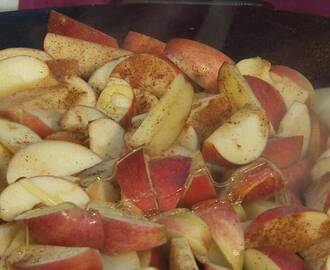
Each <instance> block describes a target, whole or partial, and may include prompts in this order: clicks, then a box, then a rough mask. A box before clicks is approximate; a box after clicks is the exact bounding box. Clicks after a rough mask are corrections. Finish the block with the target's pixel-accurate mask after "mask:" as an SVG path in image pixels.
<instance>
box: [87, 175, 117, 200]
mask: <svg viewBox="0 0 330 270" xmlns="http://www.w3.org/2000/svg"><path fill="white" fill-rule="evenodd" d="M85 191H86V193H87V194H88V197H89V198H90V199H91V201H101V202H117V201H119V199H120V193H119V190H117V188H115V186H114V185H113V184H112V183H111V182H110V181H105V180H104V181H102V180H96V181H95V182H93V183H92V184H90V185H89V186H88V187H87V188H85Z"/></svg>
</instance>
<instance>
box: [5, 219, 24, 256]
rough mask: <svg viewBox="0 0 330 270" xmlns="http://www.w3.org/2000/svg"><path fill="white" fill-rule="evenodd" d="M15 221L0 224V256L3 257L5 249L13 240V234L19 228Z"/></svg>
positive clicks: (15, 233) (14, 234)
mask: <svg viewBox="0 0 330 270" xmlns="http://www.w3.org/2000/svg"><path fill="white" fill-rule="evenodd" d="M21 229H22V228H21V226H20V225H19V224H17V223H13V222H12V223H5V224H1V225H0V256H1V258H3V257H4V256H5V255H6V251H7V249H8V248H9V246H10V245H11V243H12V241H13V240H14V238H15V236H16V235H17V233H18V232H19V230H21Z"/></svg>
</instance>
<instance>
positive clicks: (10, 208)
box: [0, 176, 89, 221]
mask: <svg viewBox="0 0 330 270" xmlns="http://www.w3.org/2000/svg"><path fill="white" fill-rule="evenodd" d="M17 196H19V198H21V199H22V200H24V204H22V203H21V200H19V201H18V200H17ZM62 202H72V203H74V204H76V205H77V206H80V207H85V205H86V204H87V203H88V202H89V197H88V196H87V194H86V193H85V191H84V190H83V189H82V188H81V187H80V186H78V185H76V184H74V183H72V182H69V181H67V180H64V179H62V178H58V177H53V176H38V177H33V178H29V179H21V180H19V181H17V182H15V183H13V184H11V185H9V186H8V187H6V188H5V190H4V191H3V192H2V193H1V194H0V204H1V210H0V218H1V219H3V220H6V221H10V220H13V219H14V218H15V217H16V216H18V215H20V214H22V213H23V212H25V211H28V210H31V209H32V208H33V207H35V206H36V205H38V204H40V203H43V204H45V205H48V206H53V205H57V204H60V203H62Z"/></svg>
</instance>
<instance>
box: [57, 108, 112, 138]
mask: <svg viewBox="0 0 330 270" xmlns="http://www.w3.org/2000/svg"><path fill="white" fill-rule="evenodd" d="M102 118H107V116H106V115H105V114H104V113H102V112H100V111H99V110H97V109H95V108H93V107H88V106H82V105H77V106H73V107H71V108H70V109H69V110H67V111H66V113H65V114H64V115H63V116H62V118H61V120H60V125H61V127H62V128H63V129H65V130H69V131H80V132H83V131H86V130H87V128H88V124H89V123H90V122H92V121H94V120H97V119H102Z"/></svg>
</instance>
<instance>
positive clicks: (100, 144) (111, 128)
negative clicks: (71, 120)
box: [88, 119, 126, 159]
mask: <svg viewBox="0 0 330 270" xmlns="http://www.w3.org/2000/svg"><path fill="white" fill-rule="evenodd" d="M124 133H125V131H124V129H123V128H122V127H121V126H120V125H119V124H118V123H116V122H115V121H113V120H111V119H98V120H95V121H93V122H91V123H90V124H89V125H88V134H89V145H90V149H91V150H92V151H93V152H94V153H96V154H97V155H99V156H100V157H101V158H102V159H108V158H119V157H120V156H122V155H123V154H125V152H126V148H125V145H124Z"/></svg>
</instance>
